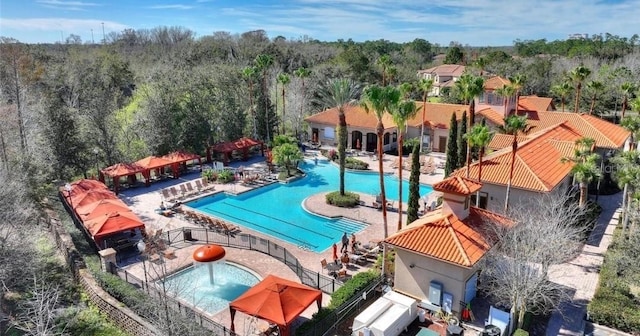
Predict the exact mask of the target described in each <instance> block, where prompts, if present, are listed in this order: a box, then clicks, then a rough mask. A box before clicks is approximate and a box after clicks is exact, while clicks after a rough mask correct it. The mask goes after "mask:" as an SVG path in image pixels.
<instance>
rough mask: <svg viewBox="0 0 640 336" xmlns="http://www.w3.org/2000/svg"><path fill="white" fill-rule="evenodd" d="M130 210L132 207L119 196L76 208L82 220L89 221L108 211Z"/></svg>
mask: <svg viewBox="0 0 640 336" xmlns="http://www.w3.org/2000/svg"><path fill="white" fill-rule="evenodd" d="M129 211H131V209H129V207H128V206H127V205H126V204H124V202H122V200H120V199H119V198H106V199H102V200H99V201H96V202H93V203H89V204H87V205H83V206H79V207H77V208H76V214H78V217H79V218H80V219H81V220H82V221H89V220H92V219H94V218H98V217H100V216H102V215H104V214H107V213H114V212H129Z"/></svg>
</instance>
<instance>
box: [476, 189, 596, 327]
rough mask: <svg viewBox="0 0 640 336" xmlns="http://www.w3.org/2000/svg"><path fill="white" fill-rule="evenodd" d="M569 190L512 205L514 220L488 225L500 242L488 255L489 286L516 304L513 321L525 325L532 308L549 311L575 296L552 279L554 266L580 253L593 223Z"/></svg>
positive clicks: (504, 301) (511, 304) (484, 274)
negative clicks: (587, 231) (527, 313)
mask: <svg viewBox="0 0 640 336" xmlns="http://www.w3.org/2000/svg"><path fill="white" fill-rule="evenodd" d="M586 211H587V210H586V209H585V208H580V207H579V206H578V204H576V202H575V201H574V200H572V199H571V198H570V197H569V196H565V195H561V194H560V193H558V194H553V195H548V196H541V197H539V198H538V199H537V200H532V201H530V202H528V203H526V204H521V205H520V206H519V207H516V208H514V209H512V211H510V213H511V214H512V216H511V217H512V219H513V221H514V222H513V225H512V226H511V227H510V228H509V227H505V226H504V225H498V223H494V224H493V225H492V224H489V225H487V229H488V231H487V235H488V236H489V237H492V239H493V240H494V243H495V248H494V249H492V250H491V251H490V252H489V253H488V254H487V256H486V258H485V259H484V265H483V266H484V268H483V269H482V282H481V287H483V288H484V289H485V290H486V292H487V293H490V295H491V296H492V297H493V298H494V299H495V300H496V301H497V303H498V304H502V305H505V306H509V307H511V314H512V321H513V322H514V323H513V324H512V326H514V327H518V328H519V327H522V323H523V319H524V314H525V313H526V312H536V313H546V312H549V311H551V310H553V309H555V308H556V307H558V305H559V304H560V303H561V302H562V301H565V300H568V299H570V297H569V296H568V293H567V292H566V291H565V290H564V286H562V285H560V284H557V283H554V282H551V281H550V280H549V277H548V271H549V267H550V266H551V265H556V264H560V263H563V262H566V261H568V260H570V259H571V258H573V257H575V255H576V253H577V252H578V251H579V249H580V247H581V239H582V238H583V237H584V234H585V231H586V230H587V228H588V227H589V226H590V225H591V224H592V223H587V222H586V221H585V219H587V218H588V217H587V216H586Z"/></svg>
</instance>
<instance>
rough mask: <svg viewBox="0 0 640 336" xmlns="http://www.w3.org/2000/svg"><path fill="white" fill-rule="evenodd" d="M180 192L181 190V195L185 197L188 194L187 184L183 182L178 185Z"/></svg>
mask: <svg viewBox="0 0 640 336" xmlns="http://www.w3.org/2000/svg"><path fill="white" fill-rule="evenodd" d="M180 192H182V197H187V196H189V194H190V192H189V190H187V186H186V185H185V184H184V183H183V184H181V185H180Z"/></svg>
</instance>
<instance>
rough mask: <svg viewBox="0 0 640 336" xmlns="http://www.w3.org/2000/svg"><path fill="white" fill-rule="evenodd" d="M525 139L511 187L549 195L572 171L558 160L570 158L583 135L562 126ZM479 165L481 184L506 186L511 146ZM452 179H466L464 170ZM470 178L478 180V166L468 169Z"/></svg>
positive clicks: (568, 126) (520, 147)
mask: <svg viewBox="0 0 640 336" xmlns="http://www.w3.org/2000/svg"><path fill="white" fill-rule="evenodd" d="M528 137H529V139H528V140H525V141H524V142H523V143H520V144H519V145H518V150H517V152H516V158H515V164H514V170H513V180H512V186H513V187H514V188H519V189H525V190H532V191H536V192H549V191H551V190H553V189H554V188H555V187H556V186H557V185H558V184H559V183H560V182H561V181H562V180H563V179H564V178H565V177H566V176H567V175H568V174H569V172H570V171H571V168H572V167H573V163H571V162H566V163H561V160H562V158H565V157H569V156H572V155H573V151H574V146H575V141H576V140H578V139H580V138H582V135H581V134H580V133H579V132H578V130H576V129H574V128H573V127H572V126H571V125H570V123H568V122H564V123H561V124H558V125H556V126H553V127H550V128H547V129H544V130H541V131H539V132H536V133H533V134H530V135H528ZM482 161H483V162H482V182H483V183H490V184H497V185H507V183H508V181H509V169H510V163H511V146H507V147H506V148H504V149H501V150H499V151H496V152H493V153H491V154H489V155H487V156H486V157H484V158H483V160H482ZM452 176H466V167H463V168H460V169H458V170H456V171H455V172H453V173H452ZM469 177H470V178H472V179H476V180H477V178H478V162H474V163H473V164H472V165H471V167H470V174H469Z"/></svg>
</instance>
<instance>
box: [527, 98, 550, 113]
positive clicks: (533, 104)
mask: <svg viewBox="0 0 640 336" xmlns="http://www.w3.org/2000/svg"><path fill="white" fill-rule="evenodd" d="M552 103H553V99H552V98H546V97H538V96H520V99H519V100H518V109H519V110H525V111H548V110H549V108H550V107H551V106H553V105H552Z"/></svg>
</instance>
